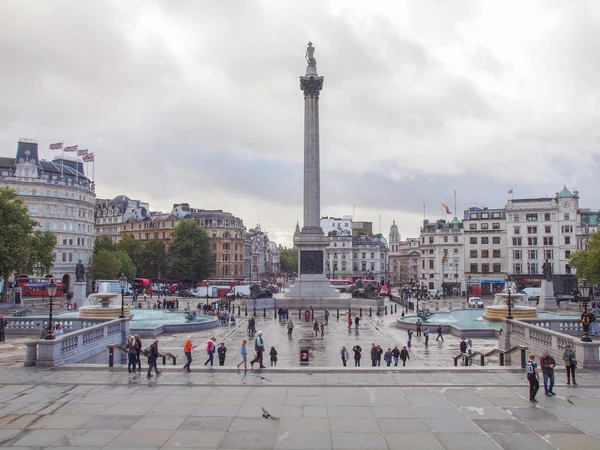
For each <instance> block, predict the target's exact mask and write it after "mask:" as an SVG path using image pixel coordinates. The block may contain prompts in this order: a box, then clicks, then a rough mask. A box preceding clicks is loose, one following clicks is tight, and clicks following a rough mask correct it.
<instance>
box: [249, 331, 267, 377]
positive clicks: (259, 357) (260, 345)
mask: <svg viewBox="0 0 600 450" xmlns="http://www.w3.org/2000/svg"><path fill="white" fill-rule="evenodd" d="M254 350H256V356H255V357H254V359H253V360H252V361H250V368H252V369H254V363H256V362H257V363H258V364H259V368H260V369H266V367H265V366H264V365H263V352H264V351H265V342H264V341H263V338H262V331H259V332H257V333H256V339H255V341H254Z"/></svg>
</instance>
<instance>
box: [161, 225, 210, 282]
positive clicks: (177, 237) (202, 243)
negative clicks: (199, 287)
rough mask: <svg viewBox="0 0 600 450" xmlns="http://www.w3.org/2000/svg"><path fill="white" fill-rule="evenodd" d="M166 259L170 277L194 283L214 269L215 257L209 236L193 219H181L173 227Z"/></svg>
mask: <svg viewBox="0 0 600 450" xmlns="http://www.w3.org/2000/svg"><path fill="white" fill-rule="evenodd" d="M167 261H168V266H169V271H170V273H171V277H172V278H175V279H178V280H189V281H192V282H193V283H194V284H195V283H197V282H198V281H199V280H202V279H205V278H208V277H209V276H210V274H211V273H212V272H213V271H214V268H215V257H214V255H213V253H212V252H211V251H210V238H209V237H208V234H207V233H206V231H204V229H203V228H201V227H200V225H198V224H197V223H196V221H195V220H192V219H186V220H182V221H181V222H179V224H178V225H177V226H176V227H175V232H174V234H173V240H172V241H171V244H170V245H169V253H168V254H167Z"/></svg>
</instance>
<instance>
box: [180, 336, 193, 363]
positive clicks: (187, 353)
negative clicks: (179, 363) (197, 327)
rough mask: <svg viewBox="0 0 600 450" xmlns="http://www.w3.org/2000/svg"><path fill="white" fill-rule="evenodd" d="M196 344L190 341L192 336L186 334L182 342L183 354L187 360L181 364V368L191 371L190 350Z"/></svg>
mask: <svg viewBox="0 0 600 450" xmlns="http://www.w3.org/2000/svg"><path fill="white" fill-rule="evenodd" d="M195 348H196V346H195V345H194V344H193V343H192V336H188V337H187V339H186V340H185V342H184V343H183V354H184V355H185V357H186V358H187V362H186V363H185V364H184V365H183V367H182V368H183V370H187V371H188V372H191V371H192V370H191V369H190V366H191V365H192V351H193V349H195Z"/></svg>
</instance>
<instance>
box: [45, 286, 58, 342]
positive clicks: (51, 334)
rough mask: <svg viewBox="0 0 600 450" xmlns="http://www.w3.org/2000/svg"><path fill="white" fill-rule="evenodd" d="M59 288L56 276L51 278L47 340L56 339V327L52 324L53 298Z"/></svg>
mask: <svg viewBox="0 0 600 450" xmlns="http://www.w3.org/2000/svg"><path fill="white" fill-rule="evenodd" d="M57 289H58V285H57V284H56V282H55V281H54V278H52V279H51V280H50V283H48V297H50V316H49V317H48V334H47V335H46V339H47V340H51V339H54V327H53V326H52V300H53V299H54V296H55V295H56V290H57Z"/></svg>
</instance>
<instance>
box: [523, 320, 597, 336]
mask: <svg viewBox="0 0 600 450" xmlns="http://www.w3.org/2000/svg"><path fill="white" fill-rule="evenodd" d="M521 322H525V323H529V324H531V325H535V326H536V327H540V328H545V329H547V330H551V331H558V332H560V333H565V334H568V335H570V336H575V337H581V336H583V324H582V323H581V320H580V319H579V318H575V319H525V320H523V319H522V320H521ZM590 333H591V331H590Z"/></svg>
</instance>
